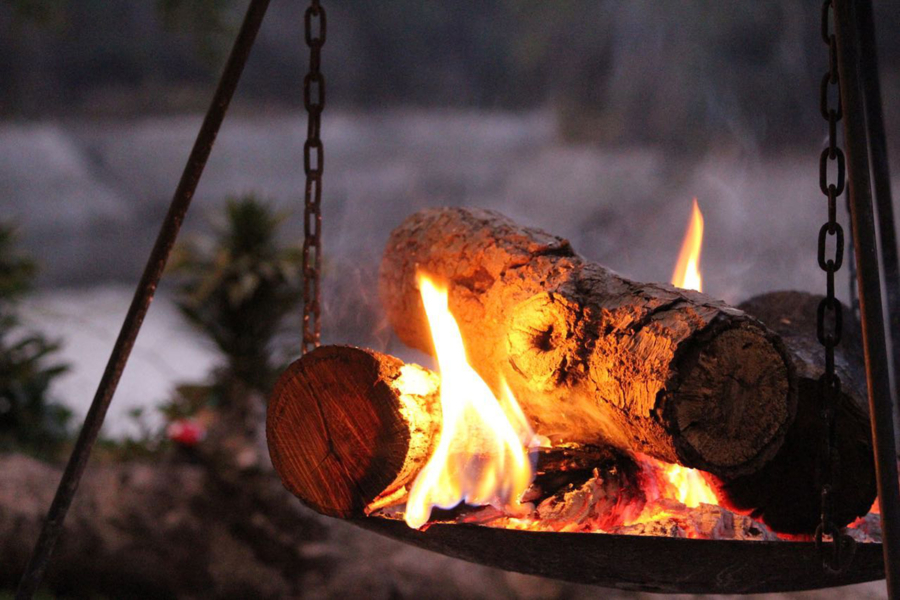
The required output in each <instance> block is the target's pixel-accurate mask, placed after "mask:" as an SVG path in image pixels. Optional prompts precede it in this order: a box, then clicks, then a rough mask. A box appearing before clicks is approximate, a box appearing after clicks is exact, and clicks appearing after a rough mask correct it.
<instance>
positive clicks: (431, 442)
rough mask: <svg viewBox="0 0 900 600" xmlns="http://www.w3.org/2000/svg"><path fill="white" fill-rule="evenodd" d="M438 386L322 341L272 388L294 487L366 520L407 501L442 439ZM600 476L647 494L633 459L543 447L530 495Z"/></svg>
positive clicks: (615, 489)
mask: <svg viewBox="0 0 900 600" xmlns="http://www.w3.org/2000/svg"><path fill="white" fill-rule="evenodd" d="M439 385H440V383H439V379H438V377H437V375H436V374H434V373H432V372H431V371H429V370H427V369H425V368H423V367H420V366H418V365H413V364H406V365H404V363H403V362H402V361H400V360H399V359H397V358H394V357H392V356H388V355H386V354H381V353H379V352H375V351H372V350H363V349H360V348H354V347H350V346H324V347H321V348H317V349H316V350H314V351H312V352H310V353H309V354H307V355H306V356H304V357H303V358H301V359H300V360H298V361H296V362H294V363H293V364H292V365H291V366H290V367H289V368H288V369H287V371H286V372H285V373H284V374H283V375H282V376H281V378H280V379H279V381H278V383H277V384H276V386H275V390H274V391H273V393H272V398H271V400H270V402H269V410H268V418H267V421H266V437H267V439H268V444H269V454H270V456H271V458H272V464H273V465H274V467H275V470H276V471H277V472H278V474H279V476H280V477H281V480H282V482H283V483H284V485H285V487H286V488H287V489H288V490H290V491H291V492H292V493H293V494H294V495H295V496H297V497H298V498H300V500H302V501H303V502H304V503H305V504H307V505H308V506H310V507H311V508H313V509H314V510H316V511H318V512H320V513H322V514H325V515H329V516H334V517H341V518H351V517H360V516H365V515H368V514H371V513H375V512H378V511H380V510H381V509H385V508H387V507H398V506H401V505H402V503H403V502H404V501H405V499H406V494H407V493H408V491H409V487H410V486H411V485H412V483H413V481H414V480H415V477H416V476H417V475H418V473H419V471H420V470H421V468H422V467H423V466H424V465H425V463H426V462H427V461H428V459H429V458H430V457H431V454H432V452H433V449H434V447H435V446H436V445H437V441H438V436H439V435H440V431H441V409H440V404H439V402H440V400H439V396H438V388H439ZM411 391H414V392H417V393H410V392H411ZM404 392H405V393H404ZM598 473H602V475H603V477H604V478H605V481H607V482H608V486H609V489H610V493H611V494H613V493H614V494H616V498H615V499H614V500H618V498H619V495H621V494H620V492H619V490H627V491H626V494H627V495H628V497H629V498H637V496H638V495H639V494H640V493H641V491H640V487H641V485H640V481H639V480H638V474H639V469H638V467H637V465H636V464H635V463H634V461H633V460H631V458H630V457H627V456H624V455H623V454H621V453H620V452H617V451H615V450H613V449H610V448H599V447H581V446H574V445H570V446H561V447H556V448H541V449H540V450H539V453H538V459H537V465H536V469H535V480H534V483H533V484H532V486H531V488H530V489H529V490H528V492H527V493H526V496H525V497H524V498H523V500H524V501H526V502H540V501H542V500H544V499H546V498H549V497H551V496H552V495H553V494H555V493H557V492H558V491H559V490H563V489H567V488H568V487H569V486H570V485H573V484H580V483H583V482H584V481H586V480H588V479H589V478H591V477H595V476H598ZM612 504H615V501H613V502H611V505H612ZM445 516H446V515H445Z"/></svg>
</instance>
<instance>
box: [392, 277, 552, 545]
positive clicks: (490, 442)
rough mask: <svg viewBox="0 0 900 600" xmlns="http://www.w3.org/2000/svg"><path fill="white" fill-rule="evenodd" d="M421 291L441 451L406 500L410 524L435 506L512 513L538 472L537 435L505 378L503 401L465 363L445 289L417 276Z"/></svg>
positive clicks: (519, 509)
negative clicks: (435, 379)
mask: <svg viewBox="0 0 900 600" xmlns="http://www.w3.org/2000/svg"><path fill="white" fill-rule="evenodd" d="M418 283H419V290H420V292H421V294H422V302H423V304H424V305H425V313H426V315H427V316H428V324H429V326H430V327H431V336H432V340H433V342H434V347H435V353H436V355H437V362H438V368H439V370H440V373H441V391H440V394H441V412H442V420H443V424H442V429H441V436H440V439H439V441H438V445H437V448H436V449H435V451H434V453H433V454H432V456H431V458H429V460H428V463H427V464H426V465H425V467H424V468H423V469H422V471H420V472H419V475H418V476H417V477H416V480H415V482H414V483H413V485H412V488H411V489H410V492H409V498H408V499H407V503H406V511H405V519H406V524H407V525H409V526H410V527H413V528H416V529H418V528H419V527H421V526H422V525H424V524H425V523H427V522H428V519H429V518H430V516H431V509H432V508H434V507H436V506H437V507H440V508H453V507H454V506H456V505H457V504H459V503H460V502H466V503H467V504H472V505H486V504H490V505H492V506H494V507H496V508H498V509H500V510H503V511H505V512H507V513H509V514H512V515H524V514H526V513H527V510H528V509H529V508H530V506H528V505H524V504H522V503H521V502H520V500H519V499H520V498H521V497H522V494H524V493H525V491H526V490H527V489H528V486H529V485H530V484H531V480H532V478H533V476H534V471H533V468H532V465H531V461H530V460H529V455H528V449H527V447H528V446H529V445H531V444H532V443H533V441H534V439H535V438H534V434H533V432H532V431H531V427H530V426H529V425H528V422H527V420H526V419H525V417H524V415H523V414H522V412H521V409H520V408H519V405H518V403H517V402H516V399H515V398H514V397H513V395H512V392H511V391H510V389H509V387H508V386H507V385H506V382H505V381H504V382H502V386H503V399H502V400H500V401H498V399H497V398H496V397H495V396H494V394H493V393H492V392H491V390H490V388H489V387H488V385H487V384H486V383H485V382H484V380H483V379H481V377H479V376H478V374H477V373H476V372H475V370H474V369H473V368H472V367H471V365H469V363H468V362H467V360H466V351H465V347H464V345H463V339H462V334H461V333H460V331H459V326H458V325H457V324H456V320H455V319H454V318H453V315H452V314H451V313H450V309H449V307H448V302H447V290H446V288H441V287H438V286H437V285H435V283H434V282H433V281H432V280H431V279H429V278H428V277H426V276H424V275H422V274H419V276H418Z"/></svg>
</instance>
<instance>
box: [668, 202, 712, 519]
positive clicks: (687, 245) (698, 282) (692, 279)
mask: <svg viewBox="0 0 900 600" xmlns="http://www.w3.org/2000/svg"><path fill="white" fill-rule="evenodd" d="M702 249H703V213H701V212H700V206H699V205H698V204H697V199H696V198H694V205H693V208H692V209H691V220H690V223H689V224H688V228H687V232H686V233H685V235H684V242H682V244H681V252H679V254H678V262H677V263H676V265H675V272H674V273H672V285H674V286H675V287H680V288H684V289H687V290H696V291H698V292H702V291H703V277H702V276H701V274H700V252H701V251H702ZM665 473H666V477H667V478H668V480H669V481H670V482H671V483H672V485H674V486H675V489H676V490H678V494H677V499H678V500H679V501H680V502H681V503H682V504H684V505H685V506H687V507H689V508H695V507H697V506H699V505H700V503H704V504H715V505H718V504H719V502H718V501H717V499H716V495H715V493H713V491H712V489H710V487H709V485H708V484H707V483H706V481H705V480H704V479H703V476H702V475H701V474H700V473H699V471H695V470H694V469H688V468H686V467H682V466H681V465H668V466H666V467H665Z"/></svg>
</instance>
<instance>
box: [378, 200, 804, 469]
mask: <svg viewBox="0 0 900 600" xmlns="http://www.w3.org/2000/svg"><path fill="white" fill-rule="evenodd" d="M419 271H421V272H424V273H425V274H427V275H430V276H432V277H434V278H435V279H436V280H438V281H439V282H440V283H442V284H444V285H446V286H447V287H448V291H449V303H450V310H451V312H452V313H453V315H454V317H455V318H456V320H457V321H458V322H459V325H460V329H461V330H462V334H463V338H464V340H465V342H466V345H467V352H468V354H469V359H470V362H471V364H472V365H473V366H474V367H475V369H476V370H477V371H478V372H479V374H480V375H481V376H482V378H484V379H485V381H486V382H487V383H488V385H490V386H491V387H492V388H493V389H495V390H497V389H498V385H499V380H500V378H501V377H502V378H504V379H505V380H506V381H507V382H508V384H509V385H510V388H511V389H512V391H513V392H514V394H515V396H516V398H517V399H518V401H519V404H520V405H521V406H522V408H523V410H524V412H525V414H526V416H528V417H529V419H530V420H531V422H532V425H533V426H534V428H535V431H536V432H537V433H539V434H542V435H545V436H548V437H550V438H551V439H553V440H564V441H569V442H576V443H583V444H596V445H612V446H614V447H616V448H620V449H622V450H625V451H629V452H641V453H644V454H648V455H650V456H653V457H655V458H658V459H661V460H663V461H666V462H670V463H679V464H682V465H685V466H688V467H693V468H698V469H702V470H705V471H708V472H711V473H713V474H716V475H718V476H720V477H723V478H734V477H736V476H738V475H742V474H748V473H753V472H756V471H758V470H759V469H760V468H761V467H762V465H764V464H765V463H766V462H767V461H768V460H769V459H771V458H772V457H773V456H774V455H775V453H776V452H777V451H778V449H779V448H780V447H781V444H782V442H783V441H784V436H785V433H786V431H787V429H788V427H789V426H790V424H791V423H792V422H793V419H794V415H795V412H796V403H797V396H796V394H797V390H796V379H795V374H794V372H793V363H792V361H791V360H790V358H789V357H788V354H787V352H786V350H785V348H784V346H783V344H782V343H781V342H780V340H779V339H778V337H777V336H776V335H774V334H773V333H772V332H770V331H769V330H768V329H767V328H766V327H765V326H763V325H762V324H761V323H760V322H759V321H757V320H756V319H753V318H751V317H750V316H748V315H747V314H745V313H744V312H742V311H740V310H737V309H735V308H732V307H730V306H727V305H726V304H724V303H723V302H720V301H718V300H715V299H713V298H711V297H709V296H706V295H704V294H700V293H697V292H692V291H685V290H679V289H676V288H674V287H672V286H669V285H665V284H643V283H636V282H633V281H629V280H627V279H624V278H623V277H620V276H619V275H617V274H615V273H613V272H612V271H609V270H607V269H605V268H603V267H601V266H598V265H596V264H592V263H589V262H586V261H585V260H584V259H583V258H581V257H580V256H578V255H577V254H576V253H575V252H574V251H573V249H572V248H571V246H570V245H569V243H568V241H566V240H564V239H562V238H559V237H555V236H552V235H550V234H548V233H545V232H543V231H540V230H537V229H532V228H527V227H521V226H519V225H517V224H515V223H513V222H512V221H511V220H509V219H507V218H506V217H504V216H502V215H500V214H498V213H496V212H492V211H487V210H479V209H462V208H445V209H430V210H425V211H422V212H419V213H417V214H414V215H412V216H411V217H409V218H408V219H406V221H404V222H403V223H402V224H401V225H400V226H399V227H398V228H397V229H395V230H394V231H393V233H392V234H391V236H390V239H389V241H388V244H387V247H386V249H385V252H384V257H383V260H382V265H381V273H380V292H381V298H382V301H383V304H384V307H385V309H386V312H387V315H388V318H389V320H390V323H391V325H392V326H393V328H394V331H395V332H396V333H397V335H398V336H399V338H400V339H401V340H402V341H403V342H405V343H406V344H408V345H410V346H412V347H414V348H418V349H420V350H423V351H426V352H432V351H433V350H432V348H431V341H430V339H431V338H430V335H429V330H428V326H427V323H426V319H425V314H424V309H423V306H422V302H421V300H420V297H419V290H418V287H417V273H418V272H419Z"/></svg>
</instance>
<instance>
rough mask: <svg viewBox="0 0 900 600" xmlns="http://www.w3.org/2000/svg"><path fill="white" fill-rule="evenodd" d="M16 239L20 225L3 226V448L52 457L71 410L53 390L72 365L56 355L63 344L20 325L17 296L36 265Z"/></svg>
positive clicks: (0, 427)
mask: <svg viewBox="0 0 900 600" xmlns="http://www.w3.org/2000/svg"><path fill="white" fill-rule="evenodd" d="M15 240H16V236H15V230H14V229H13V228H12V227H9V226H7V225H0V451H8V450H12V449H20V450H25V451H27V452H30V453H32V454H36V455H39V456H44V457H52V456H54V455H55V454H56V452H57V451H58V450H59V447H60V445H61V444H62V443H63V442H64V441H65V440H66V439H67V438H68V429H67V427H66V426H67V424H68V421H69V418H70V416H71V413H70V412H69V410H68V409H67V408H65V407H63V406H61V405H59V404H56V403H54V402H52V401H51V400H50V398H49V390H50V385H51V383H52V382H53V380H54V379H55V378H56V377H58V376H59V375H60V374H62V373H63V372H65V370H66V368H67V367H66V366H65V365H62V364H60V363H59V362H58V361H57V360H56V359H55V357H54V355H55V354H56V353H57V352H58V350H59V343H57V342H51V341H49V340H47V339H46V338H45V337H44V336H43V335H42V334H40V333H34V332H24V331H23V330H22V327H21V326H20V323H19V319H18V317H17V315H16V311H15V301H16V300H17V299H18V298H20V297H21V296H22V295H23V294H24V293H26V292H27V291H28V290H29V289H30V288H31V284H32V279H33V277H34V273H35V266H34V263H33V262H31V261H30V260H28V259H27V258H25V257H23V256H21V255H19V254H18V253H17V252H16V250H15Z"/></svg>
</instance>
